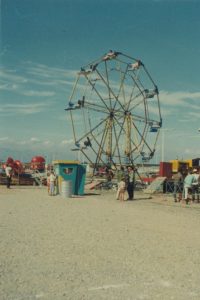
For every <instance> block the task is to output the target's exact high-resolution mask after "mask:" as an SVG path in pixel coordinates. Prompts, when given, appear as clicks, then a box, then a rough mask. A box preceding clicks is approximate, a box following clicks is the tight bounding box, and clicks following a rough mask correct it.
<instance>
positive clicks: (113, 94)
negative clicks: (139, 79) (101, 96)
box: [96, 70, 124, 110]
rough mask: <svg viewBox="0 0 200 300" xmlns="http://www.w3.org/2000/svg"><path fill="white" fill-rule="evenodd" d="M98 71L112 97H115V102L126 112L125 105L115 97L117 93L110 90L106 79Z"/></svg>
mask: <svg viewBox="0 0 200 300" xmlns="http://www.w3.org/2000/svg"><path fill="white" fill-rule="evenodd" d="M96 71H97V74H98V75H99V77H100V78H101V79H102V81H103V82H104V84H105V85H106V87H107V88H108V90H109V93H110V95H111V94H112V96H113V97H114V99H115V101H116V102H117V103H118V104H119V105H120V107H121V109H122V110H124V107H123V105H122V104H121V102H120V101H119V100H118V98H117V96H116V95H115V93H114V92H113V90H112V89H111V88H110V86H109V85H108V84H107V82H106V81H105V79H104V77H103V76H102V75H101V73H100V72H99V71H98V70H96Z"/></svg>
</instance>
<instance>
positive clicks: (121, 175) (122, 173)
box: [116, 166, 125, 200]
mask: <svg viewBox="0 0 200 300" xmlns="http://www.w3.org/2000/svg"><path fill="white" fill-rule="evenodd" d="M122 178H125V173H124V167H123V166H121V167H120V170H118V171H117V195H116V199H117V200H119V183H120V182H121V180H122Z"/></svg>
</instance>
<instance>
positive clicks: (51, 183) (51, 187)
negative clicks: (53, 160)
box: [49, 171, 56, 196]
mask: <svg viewBox="0 0 200 300" xmlns="http://www.w3.org/2000/svg"><path fill="white" fill-rule="evenodd" d="M55 182H56V176H55V175H54V172H53V171H51V174H50V176H49V195H50V196H54V191H55Z"/></svg>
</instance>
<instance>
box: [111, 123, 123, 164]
mask: <svg viewBox="0 0 200 300" xmlns="http://www.w3.org/2000/svg"><path fill="white" fill-rule="evenodd" d="M113 129H114V135H115V147H114V149H113V155H114V153H115V150H116V149H117V153H118V157H119V163H120V165H121V156H120V149H119V137H118V136H117V132H116V128H115V123H114V124H113Z"/></svg>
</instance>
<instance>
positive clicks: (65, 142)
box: [61, 139, 74, 145]
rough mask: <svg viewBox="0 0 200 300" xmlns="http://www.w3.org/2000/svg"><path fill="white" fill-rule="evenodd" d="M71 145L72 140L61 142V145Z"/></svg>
mask: <svg viewBox="0 0 200 300" xmlns="http://www.w3.org/2000/svg"><path fill="white" fill-rule="evenodd" d="M73 143H74V140H73V139H70V140H63V141H61V145H69V144H73Z"/></svg>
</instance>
